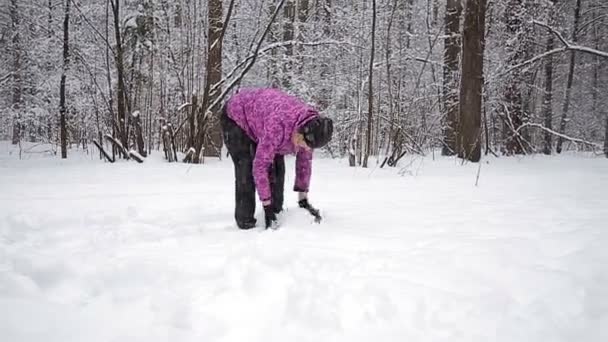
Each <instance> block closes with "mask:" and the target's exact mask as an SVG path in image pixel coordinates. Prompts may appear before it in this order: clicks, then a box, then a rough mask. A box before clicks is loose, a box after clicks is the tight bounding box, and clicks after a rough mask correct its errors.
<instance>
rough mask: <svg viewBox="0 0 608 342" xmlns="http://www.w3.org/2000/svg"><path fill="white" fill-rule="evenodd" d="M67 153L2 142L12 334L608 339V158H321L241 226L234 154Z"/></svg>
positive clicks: (0, 303) (8, 328)
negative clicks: (266, 219)
mask: <svg viewBox="0 0 608 342" xmlns="http://www.w3.org/2000/svg"><path fill="white" fill-rule="evenodd" d="M47 150H50V149H48V148H47ZM91 151H95V150H94V149H91ZM9 152H10V154H9ZM69 155H70V159H68V160H60V159H58V158H57V156H53V155H51V154H40V153H37V154H27V153H24V154H23V155H22V160H19V153H18V152H15V151H14V149H13V148H12V147H9V144H8V143H6V142H0V189H2V191H0V331H1V332H2V340H3V341H11V342H13V341H264V342H266V341H370V340H372V339H376V340H377V341H405V340H411V341H510V342H511V341H534V342H537V341H606V340H608V249H607V248H606V246H607V245H608V229H607V226H606V222H608V209H607V208H608V195H607V194H608V160H606V159H603V158H595V157H590V156H585V155H580V154H579V155H565V156H559V157H545V156H534V157H526V158H499V159H495V158H491V159H487V160H485V161H484V162H483V163H482V164H481V174H480V178H479V186H477V187H476V186H475V185H474V184H475V181H476V177H477V171H478V165H476V164H465V165H461V164H460V162H459V161H457V160H455V159H452V158H436V159H435V160H433V159H432V158H431V157H428V158H413V159H406V158H404V160H403V162H402V163H401V165H402V166H404V167H406V169H405V170H403V172H398V171H399V170H396V169H379V168H378V167H376V166H375V165H374V167H372V168H370V169H360V168H357V169H353V168H349V167H348V166H347V162H346V161H334V160H325V159H323V160H322V159H318V160H315V163H314V172H313V181H312V182H313V184H312V187H311V193H310V200H311V203H312V205H314V206H316V207H318V208H319V209H321V214H322V215H323V218H324V219H323V222H322V223H321V224H314V223H312V222H313V219H312V217H311V216H310V215H308V214H307V213H306V212H305V211H304V210H302V209H299V208H297V204H296V201H297V196H296V194H294V193H292V192H290V191H288V192H286V203H287V209H288V210H287V212H286V213H285V214H283V215H282V217H281V222H282V226H281V228H280V229H279V230H277V231H264V230H262V229H254V230H250V231H240V230H238V229H236V226H235V224H234V223H233V220H232V210H233V208H232V201H233V197H232V196H233V188H232V184H233V179H232V165H231V162H230V160H229V159H225V160H223V161H215V160H211V159H207V164H205V165H192V164H181V163H172V164H169V163H165V162H164V161H162V160H161V155H162V153H158V152H157V153H153V154H152V156H150V157H149V158H147V160H146V163H144V164H137V163H133V162H128V161H117V162H116V163H115V164H110V163H104V162H102V161H99V160H98V157H97V154H96V153H93V154H92V155H86V154H84V153H82V152H77V151H74V150H70V154H69ZM287 170H288V172H287V184H286V188H287V189H289V188H291V184H292V183H293V178H294V177H293V159H289V161H288V165H287ZM257 217H258V222H259V224H260V225H261V220H262V212H261V210H260V208H259V207H258V215H257Z"/></svg>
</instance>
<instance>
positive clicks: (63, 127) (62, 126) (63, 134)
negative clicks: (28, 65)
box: [59, 0, 71, 159]
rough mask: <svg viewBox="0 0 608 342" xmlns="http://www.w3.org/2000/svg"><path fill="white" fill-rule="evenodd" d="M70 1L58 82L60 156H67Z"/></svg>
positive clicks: (66, 13) (66, 11)
mask: <svg viewBox="0 0 608 342" xmlns="http://www.w3.org/2000/svg"><path fill="white" fill-rule="evenodd" d="M70 1H71V0H66V1H65V12H64V18H63V69H62V71H61V81H60V84H59V130H60V140H61V158H62V159H66V158H67V157H68V146H67V133H68V130H67V123H66V106H65V80H66V73H67V70H68V64H69V58H70V55H69V46H70V45H69V38H70V35H69V32H70V30H69V28H70Z"/></svg>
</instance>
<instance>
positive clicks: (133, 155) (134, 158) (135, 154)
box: [129, 150, 145, 164]
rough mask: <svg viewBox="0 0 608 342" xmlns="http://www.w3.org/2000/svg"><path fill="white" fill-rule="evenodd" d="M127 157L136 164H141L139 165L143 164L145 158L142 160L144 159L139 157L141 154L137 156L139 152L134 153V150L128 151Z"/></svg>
mask: <svg viewBox="0 0 608 342" xmlns="http://www.w3.org/2000/svg"><path fill="white" fill-rule="evenodd" d="M129 156H130V157H131V158H132V159H133V160H135V161H137V162H138V163H140V164H141V163H143V162H144V160H145V158H144V157H142V155H141V154H139V152H137V151H135V150H130V151H129Z"/></svg>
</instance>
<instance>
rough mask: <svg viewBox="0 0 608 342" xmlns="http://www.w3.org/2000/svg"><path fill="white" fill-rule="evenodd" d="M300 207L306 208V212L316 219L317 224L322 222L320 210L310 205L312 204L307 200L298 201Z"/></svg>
mask: <svg viewBox="0 0 608 342" xmlns="http://www.w3.org/2000/svg"><path fill="white" fill-rule="evenodd" d="M298 205H299V206H300V208H304V209H306V210H308V212H309V213H310V215H312V216H314V217H315V222H316V223H320V222H321V220H322V219H323V218H322V217H321V214H319V210H318V209H315V208H314V207H313V206H312V205H310V203H309V202H308V199H307V198H304V199H301V200H299V201H298Z"/></svg>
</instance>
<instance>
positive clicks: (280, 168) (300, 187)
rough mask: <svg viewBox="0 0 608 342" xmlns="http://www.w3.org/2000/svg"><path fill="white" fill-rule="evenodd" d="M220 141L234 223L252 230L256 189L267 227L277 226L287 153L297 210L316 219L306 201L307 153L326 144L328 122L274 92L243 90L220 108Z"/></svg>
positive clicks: (329, 129) (329, 133)
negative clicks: (231, 181)
mask: <svg viewBox="0 0 608 342" xmlns="http://www.w3.org/2000/svg"><path fill="white" fill-rule="evenodd" d="M221 123H222V131H223V135H224V143H225V144H226V147H227V148H228V152H229V153H230V156H231V157H232V161H233V162H234V176H235V188H236V189H235V190H236V191H235V195H236V209H235V214H234V216H235V218H236V223H237V225H238V226H239V228H241V229H250V228H253V227H255V224H256V220H255V218H254V213H255V191H256V189H257V192H258V196H259V198H260V200H261V201H262V205H263V206H264V217H265V221H266V222H265V224H266V228H269V227H273V226H276V224H277V217H276V214H277V213H279V212H281V211H282V210H283V188H284V183H285V159H284V156H285V155H286V154H295V155H296V181H295V185H294V191H296V192H298V199H299V202H298V204H299V206H300V207H302V208H306V209H308V210H309V211H310V212H311V213H312V214H313V215H315V213H316V215H315V216H317V218H319V216H318V211H316V209H314V208H313V207H312V206H311V205H310V203H309V202H308V190H309V189H308V187H309V185H310V174H311V163H312V149H314V148H319V147H323V146H325V145H326V144H327V143H328V142H329V141H330V140H331V136H332V133H333V122H332V121H331V119H329V118H326V117H321V116H320V115H319V113H318V112H317V111H316V110H315V109H314V108H312V107H310V106H309V105H307V104H306V103H304V102H303V101H301V100H299V99H297V98H295V97H293V96H291V95H288V94H286V93H284V92H282V91H280V90H277V89H248V90H241V91H240V92H239V93H237V94H235V95H233V96H232V97H231V98H230V99H229V100H228V101H227V103H226V105H225V106H224V109H223V113H222V118H221Z"/></svg>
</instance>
